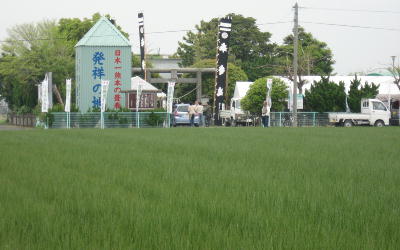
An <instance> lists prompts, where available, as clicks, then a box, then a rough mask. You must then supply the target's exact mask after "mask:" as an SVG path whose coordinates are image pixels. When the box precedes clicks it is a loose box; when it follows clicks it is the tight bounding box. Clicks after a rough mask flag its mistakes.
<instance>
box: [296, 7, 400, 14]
mask: <svg viewBox="0 0 400 250" xmlns="http://www.w3.org/2000/svg"><path fill="white" fill-rule="evenodd" d="M299 8H300V9H306V10H325V11H342V12H366V13H389V14H400V11H391V10H365V9H335V8H313V7H299Z"/></svg>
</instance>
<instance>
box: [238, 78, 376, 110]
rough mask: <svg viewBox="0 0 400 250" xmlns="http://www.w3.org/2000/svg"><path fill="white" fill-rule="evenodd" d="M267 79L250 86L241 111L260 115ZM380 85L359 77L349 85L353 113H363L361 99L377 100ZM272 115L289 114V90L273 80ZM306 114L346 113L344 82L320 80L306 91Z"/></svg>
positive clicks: (280, 81)
mask: <svg viewBox="0 0 400 250" xmlns="http://www.w3.org/2000/svg"><path fill="white" fill-rule="evenodd" d="M266 81H267V80H266V78H260V79H258V80H256V81H255V82H254V83H253V84H252V85H251V86H250V89H249V91H248V92H247V94H246V96H245V97H244V98H243V100H242V103H241V104H242V108H243V109H244V110H247V111H249V112H250V113H252V114H258V115H259V114H261V108H262V104H263V101H264V100H265V98H266ZM378 89H379V85H376V84H374V83H368V82H365V83H364V84H362V82H361V79H360V78H358V77H357V76H355V77H354V79H353V80H352V81H351V83H350V89H349V91H348V93H347V104H348V108H349V109H350V111H351V112H356V113H357V112H360V111H361V106H360V105H361V99H362V98H374V97H375V96H376V95H377V94H378V92H379V91H378ZM271 99H272V107H271V110H272V111H278V112H279V111H287V110H288V104H287V102H288V89H287V86H286V85H285V83H284V82H283V81H282V80H280V79H278V78H273V84H272V91H271ZM303 106H304V109H303V111H314V112H345V111H346V110H347V108H346V91H345V85H344V82H339V84H337V83H335V82H333V81H330V79H329V77H321V80H319V81H314V83H313V84H312V86H311V88H310V89H309V90H306V91H305V96H304V105H303Z"/></svg>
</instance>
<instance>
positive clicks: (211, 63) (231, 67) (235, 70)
mask: <svg viewBox="0 0 400 250" xmlns="http://www.w3.org/2000/svg"><path fill="white" fill-rule="evenodd" d="M191 67H192V68H215V59H214V60H213V59H208V60H202V61H199V62H197V63H195V64H194V65H192V66H191ZM185 77H186V76H185ZM187 77H195V75H192V76H190V75H187ZM247 80H248V78H247V75H246V73H245V72H244V71H243V70H242V69H241V68H240V67H239V66H236V65H235V64H233V63H228V88H227V96H226V97H227V101H228V100H230V98H231V97H232V95H233V91H234V90H235V84H236V81H247ZM195 87H196V86H195V85H193V84H187V83H178V84H176V87H175V88H176V89H175V94H174V95H175V96H176V97H181V96H183V95H185V94H187V93H189V92H190V91H192V92H191V93H190V94H189V95H186V96H185V97H183V98H182V99H181V102H190V103H191V102H193V101H195V99H196V91H193V90H194V88H195ZM214 89H215V74H214V73H208V74H206V73H203V75H202V93H203V95H207V96H208V97H209V98H210V104H212V103H213V98H214Z"/></svg>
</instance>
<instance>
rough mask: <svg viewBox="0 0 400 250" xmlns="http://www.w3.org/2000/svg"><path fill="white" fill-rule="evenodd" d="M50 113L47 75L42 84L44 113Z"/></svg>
mask: <svg viewBox="0 0 400 250" xmlns="http://www.w3.org/2000/svg"><path fill="white" fill-rule="evenodd" d="M48 111H49V79H48V77H47V75H46V77H45V78H44V80H43V82H42V112H45V113H47V112H48Z"/></svg>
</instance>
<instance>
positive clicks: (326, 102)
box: [304, 77, 346, 112]
mask: <svg viewBox="0 0 400 250" xmlns="http://www.w3.org/2000/svg"><path fill="white" fill-rule="evenodd" d="M304 105H305V108H306V110H309V111H316V112H343V111H345V110H346V93H345V88H344V83H343V82H340V83H339V85H338V84H336V83H334V82H331V81H329V77H322V78H321V80H320V81H318V82H317V81H314V84H313V85H312V86H311V88H310V90H306V94H305V97H304Z"/></svg>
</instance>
